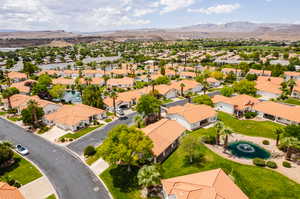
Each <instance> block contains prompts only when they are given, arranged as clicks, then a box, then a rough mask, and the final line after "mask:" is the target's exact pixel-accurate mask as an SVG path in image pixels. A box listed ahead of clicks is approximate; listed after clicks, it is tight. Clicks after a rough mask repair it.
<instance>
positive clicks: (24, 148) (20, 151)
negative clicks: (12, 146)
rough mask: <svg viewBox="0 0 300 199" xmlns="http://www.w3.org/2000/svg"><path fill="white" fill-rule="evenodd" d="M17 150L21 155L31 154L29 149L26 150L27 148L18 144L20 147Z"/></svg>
mask: <svg viewBox="0 0 300 199" xmlns="http://www.w3.org/2000/svg"><path fill="white" fill-rule="evenodd" d="M16 150H17V152H18V153H20V154H21V155H27V154H29V150H28V148H26V147H24V146H22V145H20V144H18V145H17V146H16Z"/></svg>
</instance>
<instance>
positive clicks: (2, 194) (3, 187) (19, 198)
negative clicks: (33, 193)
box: [0, 182, 25, 199]
mask: <svg viewBox="0 0 300 199" xmlns="http://www.w3.org/2000/svg"><path fill="white" fill-rule="evenodd" d="M0 198H1V199H25V198H24V197H23V195H22V194H21V192H20V191H19V190H18V188H16V187H13V186H10V185H8V184H7V183H5V182H0Z"/></svg>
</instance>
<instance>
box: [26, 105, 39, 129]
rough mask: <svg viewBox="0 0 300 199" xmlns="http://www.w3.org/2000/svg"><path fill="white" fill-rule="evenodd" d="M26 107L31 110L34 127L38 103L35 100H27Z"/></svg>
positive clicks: (36, 121)
mask: <svg viewBox="0 0 300 199" xmlns="http://www.w3.org/2000/svg"><path fill="white" fill-rule="evenodd" d="M27 106H30V107H31V110H32V120H33V124H34V126H35V127H36V126H37V123H38V118H37V108H38V103H37V102H36V101H35V100H29V101H28V102H27Z"/></svg>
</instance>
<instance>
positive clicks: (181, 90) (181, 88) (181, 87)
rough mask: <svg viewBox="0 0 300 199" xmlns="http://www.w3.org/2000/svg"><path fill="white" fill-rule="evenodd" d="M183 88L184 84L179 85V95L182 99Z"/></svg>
mask: <svg viewBox="0 0 300 199" xmlns="http://www.w3.org/2000/svg"><path fill="white" fill-rule="evenodd" d="M184 87H185V84H184V83H181V84H180V94H181V96H182V97H183V88H184Z"/></svg>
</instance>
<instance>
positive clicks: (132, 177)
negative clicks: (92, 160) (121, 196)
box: [109, 165, 139, 193]
mask: <svg viewBox="0 0 300 199" xmlns="http://www.w3.org/2000/svg"><path fill="white" fill-rule="evenodd" d="M138 170H139V168H138V167H132V168H131V172H128V171H127V165H120V166H117V167H115V168H113V169H111V170H110V171H109V173H110V175H111V176H112V178H113V186H114V187H116V188H119V189H120V191H121V192H125V193H128V192H131V191H133V190H136V189H138V188H139V185H138V179H137V173H138Z"/></svg>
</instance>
